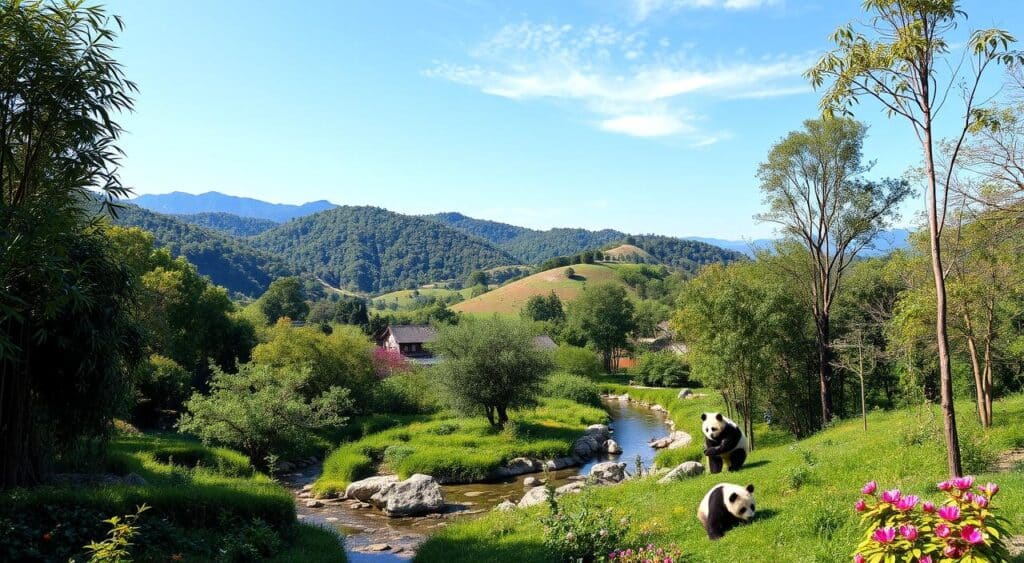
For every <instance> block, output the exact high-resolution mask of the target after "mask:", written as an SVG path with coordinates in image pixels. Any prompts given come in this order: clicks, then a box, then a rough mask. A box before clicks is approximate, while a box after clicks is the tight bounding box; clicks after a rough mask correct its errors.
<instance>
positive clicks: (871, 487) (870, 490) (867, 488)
mask: <svg viewBox="0 0 1024 563" xmlns="http://www.w3.org/2000/svg"><path fill="white" fill-rule="evenodd" d="M877 489H878V483H876V482H874V481H868V482H867V483H865V484H864V486H863V487H862V488H861V490H860V492H862V493H864V494H866V495H873V494H875V491H876V490H877Z"/></svg>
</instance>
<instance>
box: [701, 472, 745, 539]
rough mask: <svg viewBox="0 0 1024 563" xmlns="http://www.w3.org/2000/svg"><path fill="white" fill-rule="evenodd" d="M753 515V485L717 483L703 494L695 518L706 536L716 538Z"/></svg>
mask: <svg viewBox="0 0 1024 563" xmlns="http://www.w3.org/2000/svg"><path fill="white" fill-rule="evenodd" d="M753 517H754V485H747V486H746V487H741V486H739V485H733V484H732V483H719V484H717V485H715V486H714V487H712V488H711V490H710V491H708V494H706V495H704V500H702V501H700V507H699V508H698V509H697V518H698V519H699V520H700V523H701V524H703V525H704V530H705V531H706V532H707V533H708V537H709V538H711V539H712V540H717V539H719V538H721V537H723V536H724V535H725V533H726V532H728V531H729V530H731V529H733V528H735V527H736V526H739V525H740V524H745V523H747V522H749V521H750V520H751V519H752V518H753Z"/></svg>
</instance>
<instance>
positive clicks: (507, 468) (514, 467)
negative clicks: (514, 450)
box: [489, 457, 544, 479]
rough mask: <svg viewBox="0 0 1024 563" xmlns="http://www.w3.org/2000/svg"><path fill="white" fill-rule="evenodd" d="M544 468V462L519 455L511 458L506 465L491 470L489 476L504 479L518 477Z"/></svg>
mask: <svg viewBox="0 0 1024 563" xmlns="http://www.w3.org/2000/svg"><path fill="white" fill-rule="evenodd" d="M543 468H544V466H543V464H542V463H541V462H539V461H537V460H533V459H530V458H526V457H517V458H515V459H512V460H510V461H509V462H508V463H506V464H505V465H504V466H502V467H499V468H497V469H495V470H494V471H491V473H490V475H489V477H490V478H491V479H504V478H507V477H517V476H519V475H523V474H525V473H534V472H537V471H540V470H542V469H543Z"/></svg>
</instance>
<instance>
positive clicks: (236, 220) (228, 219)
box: [175, 211, 278, 237]
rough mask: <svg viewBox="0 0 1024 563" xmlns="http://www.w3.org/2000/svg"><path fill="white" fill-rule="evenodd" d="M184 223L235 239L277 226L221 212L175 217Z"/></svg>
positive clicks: (263, 220) (273, 222) (254, 218)
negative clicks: (234, 237)
mask: <svg viewBox="0 0 1024 563" xmlns="http://www.w3.org/2000/svg"><path fill="white" fill-rule="evenodd" d="M175 217H177V218H178V219H181V220H182V221H184V222H186V223H191V224H193V225H198V226H200V227H206V228H207V229H213V230H215V231H220V232H222V233H227V234H229V235H233V236H236V237H251V236H256V235H258V234H260V233H262V232H264V231H269V230H270V229H273V228H274V227H276V226H277V225H278V223H277V222H276V221H271V220H270V219H258V218H256V217H242V216H241V215H233V214H231V213H225V212H223V211H208V212H204V213H192V214H189V215H175Z"/></svg>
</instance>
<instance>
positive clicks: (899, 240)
mask: <svg viewBox="0 0 1024 563" xmlns="http://www.w3.org/2000/svg"><path fill="white" fill-rule="evenodd" d="M684 238H685V239H686V240H695V241H699V242H704V243H707V244H712V245H714V246H718V247H721V248H725V249H728V250H735V251H736V252H741V253H743V254H746V255H747V256H750V257H753V256H754V253H755V252H756V251H758V250H770V249H771V247H772V244H774V243H775V240H774V239H767V238H760V239H752V240H728V239H720V238H706V237H684ZM907 248H910V231H909V230H908V229H888V230H885V231H882V232H880V233H879V234H878V236H876V237H875V240H874V241H873V242H872V246H871V247H868V248H865V249H864V250H863V251H861V252H860V253H859V254H858V256H861V257H864V258H869V257H873V256H885V255H886V254H889V253H891V252H893V251H894V250H905V249H907Z"/></svg>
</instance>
